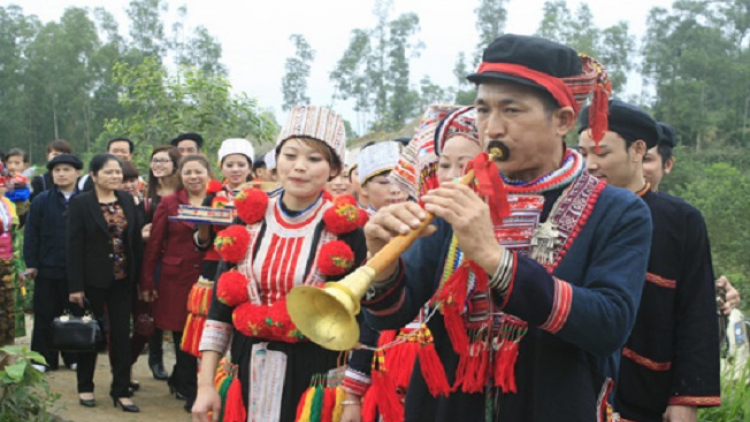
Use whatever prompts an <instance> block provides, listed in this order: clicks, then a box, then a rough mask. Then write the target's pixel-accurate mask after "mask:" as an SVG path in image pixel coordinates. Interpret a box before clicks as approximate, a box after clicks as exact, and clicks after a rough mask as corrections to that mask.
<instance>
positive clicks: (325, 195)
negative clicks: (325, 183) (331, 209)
mask: <svg viewBox="0 0 750 422" xmlns="http://www.w3.org/2000/svg"><path fill="white" fill-rule="evenodd" d="M323 199H325V200H326V201H333V194H332V193H331V192H330V191H329V190H328V189H323Z"/></svg>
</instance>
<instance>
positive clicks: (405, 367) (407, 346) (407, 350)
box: [386, 340, 420, 391]
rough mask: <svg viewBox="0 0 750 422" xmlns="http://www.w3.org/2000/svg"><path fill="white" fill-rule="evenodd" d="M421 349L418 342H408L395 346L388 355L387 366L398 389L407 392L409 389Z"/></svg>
mask: <svg viewBox="0 0 750 422" xmlns="http://www.w3.org/2000/svg"><path fill="white" fill-rule="evenodd" d="M419 347H420V345H419V343H418V342H416V341H414V340H408V341H404V342H402V343H399V344H397V345H395V346H393V347H392V348H390V350H389V351H388V353H387V354H386V364H387V365H388V368H389V370H390V371H391V378H392V379H393V383H394V384H396V388H398V389H400V390H403V391H405V390H406V389H407V388H408V387H409V382H410V381H411V374H412V373H413V372H414V364H415V363H416V361H417V355H418V353H419Z"/></svg>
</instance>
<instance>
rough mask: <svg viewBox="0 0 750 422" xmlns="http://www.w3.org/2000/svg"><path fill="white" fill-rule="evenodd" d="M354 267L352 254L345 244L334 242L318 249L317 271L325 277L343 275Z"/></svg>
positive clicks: (339, 241) (338, 241)
mask: <svg viewBox="0 0 750 422" xmlns="http://www.w3.org/2000/svg"><path fill="white" fill-rule="evenodd" d="M353 265H354V252H353V251H352V248H350V247H349V245H347V244H346V242H344V241H341V240H334V241H332V242H328V243H326V244H325V245H323V246H321V247H320V252H318V269H319V270H320V273H321V274H323V275H326V276H337V275H341V274H344V273H345V272H347V271H348V270H349V269H350V268H352V266H353Z"/></svg>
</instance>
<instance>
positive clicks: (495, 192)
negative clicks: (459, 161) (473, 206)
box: [466, 152, 510, 226]
mask: <svg viewBox="0 0 750 422" xmlns="http://www.w3.org/2000/svg"><path fill="white" fill-rule="evenodd" d="M469 170H474V177H475V178H476V179H477V190H478V191H479V193H480V194H482V195H485V196H486V197H487V205H489V206H490V216H491V217H492V223H493V224H494V225H495V226H499V225H501V224H502V222H503V218H505V217H507V216H509V215H510V205H509V204H508V194H507V193H506V192H505V183H504V182H503V179H501V178H500V173H499V172H498V171H497V167H495V165H494V164H493V163H492V162H491V161H490V160H489V156H488V155H487V153H486V152H483V153H481V154H479V155H477V156H476V158H474V159H473V160H471V161H470V162H469V164H468V165H467V167H466V171H469Z"/></svg>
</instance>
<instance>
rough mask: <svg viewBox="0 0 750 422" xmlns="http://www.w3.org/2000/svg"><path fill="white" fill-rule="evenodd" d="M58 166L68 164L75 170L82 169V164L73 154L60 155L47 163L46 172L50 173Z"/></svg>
mask: <svg viewBox="0 0 750 422" xmlns="http://www.w3.org/2000/svg"><path fill="white" fill-rule="evenodd" d="M58 164H70V165H71V166H73V168H74V169H76V170H81V169H82V168H83V162H82V161H81V160H79V159H78V157H76V156H75V155H73V154H60V155H57V156H55V157H54V158H53V159H51V160H50V161H49V162H47V170H49V171H52V169H53V168H55V166H56V165H58Z"/></svg>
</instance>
